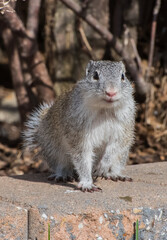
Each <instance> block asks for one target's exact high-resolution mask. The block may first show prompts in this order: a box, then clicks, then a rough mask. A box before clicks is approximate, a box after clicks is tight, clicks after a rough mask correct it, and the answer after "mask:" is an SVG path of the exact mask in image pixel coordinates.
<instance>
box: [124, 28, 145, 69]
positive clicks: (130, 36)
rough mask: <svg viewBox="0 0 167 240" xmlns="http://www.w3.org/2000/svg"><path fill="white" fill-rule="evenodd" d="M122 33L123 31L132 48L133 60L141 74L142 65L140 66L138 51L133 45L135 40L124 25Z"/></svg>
mask: <svg viewBox="0 0 167 240" xmlns="http://www.w3.org/2000/svg"><path fill="white" fill-rule="evenodd" d="M124 31H125V35H126V39H125V40H126V41H127V42H129V41H130V44H131V46H132V49H133V53H134V55H135V59H136V61H137V65H138V69H139V71H140V73H142V65H141V58H140V56H139V53H138V50H137V47H136V43H135V40H134V38H133V37H132V35H131V33H130V30H129V28H128V27H127V26H126V24H124Z"/></svg>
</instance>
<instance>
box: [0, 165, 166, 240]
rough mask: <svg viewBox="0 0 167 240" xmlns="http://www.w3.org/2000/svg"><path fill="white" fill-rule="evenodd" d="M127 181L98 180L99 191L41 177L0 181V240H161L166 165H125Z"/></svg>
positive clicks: (163, 231) (163, 232)
mask: <svg viewBox="0 0 167 240" xmlns="http://www.w3.org/2000/svg"><path fill="white" fill-rule="evenodd" d="M126 174H127V175H129V176H130V177H132V178H133V182H112V181H109V180H101V179H98V180H97V182H96V184H97V185H98V186H99V187H101V188H102V190H103V191H102V192H101V193H99V192H95V193H83V192H81V191H76V190H74V188H75V186H76V183H67V184H55V183H53V182H48V181H47V174H36V175H23V176H14V177H0V226H1V227H0V239H6V240H7V239H14V240H15V239H17V240H21V239H33V240H34V239H38V240H43V239H45V240H46V239H47V231H48V223H50V226H51V239H56V240H57V239H76V240H78V239H79V240H80V239H81V240H85V239H98V240H101V239H112V240H114V239H119V240H121V239H131V240H132V239H133V240H134V239H135V238H134V223H135V222H136V220H137V219H138V220H139V237H140V238H139V239H140V240H142V239H143V240H147V239H151V240H152V239H158V240H166V239H167V162H163V163H153V164H142V165H135V166H128V167H127V168H126Z"/></svg>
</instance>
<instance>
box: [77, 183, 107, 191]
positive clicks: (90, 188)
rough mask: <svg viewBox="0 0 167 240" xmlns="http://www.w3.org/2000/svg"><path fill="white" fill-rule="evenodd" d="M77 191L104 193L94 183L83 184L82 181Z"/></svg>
mask: <svg viewBox="0 0 167 240" xmlns="http://www.w3.org/2000/svg"><path fill="white" fill-rule="evenodd" d="M76 189H77V190H78V189H79V190H81V191H82V192H91V193H92V192H100V191H102V189H101V188H99V187H97V186H96V185H94V184H93V183H89V182H83V181H80V182H79V184H78V186H77V188H76Z"/></svg>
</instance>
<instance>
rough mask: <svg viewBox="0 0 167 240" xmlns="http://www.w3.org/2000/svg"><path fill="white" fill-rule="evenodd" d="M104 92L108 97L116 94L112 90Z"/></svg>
mask: <svg viewBox="0 0 167 240" xmlns="http://www.w3.org/2000/svg"><path fill="white" fill-rule="evenodd" d="M105 93H106V95H107V96H109V97H110V98H112V97H114V96H115V95H116V94H117V92H114V91H110V92H107V91H105Z"/></svg>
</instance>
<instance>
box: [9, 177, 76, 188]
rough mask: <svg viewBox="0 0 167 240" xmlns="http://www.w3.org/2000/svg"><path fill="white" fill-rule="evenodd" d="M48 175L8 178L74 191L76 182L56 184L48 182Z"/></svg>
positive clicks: (51, 181)
mask: <svg viewBox="0 0 167 240" xmlns="http://www.w3.org/2000/svg"><path fill="white" fill-rule="evenodd" d="M49 175H50V173H36V174H24V175H15V176H9V177H11V178H14V179H19V180H23V181H28V182H43V183H48V184H49V185H58V186H66V187H70V188H73V189H76V181H74V182H56V181H55V180H48V177H49Z"/></svg>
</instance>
